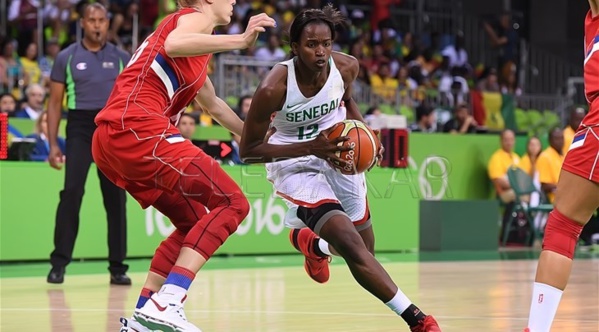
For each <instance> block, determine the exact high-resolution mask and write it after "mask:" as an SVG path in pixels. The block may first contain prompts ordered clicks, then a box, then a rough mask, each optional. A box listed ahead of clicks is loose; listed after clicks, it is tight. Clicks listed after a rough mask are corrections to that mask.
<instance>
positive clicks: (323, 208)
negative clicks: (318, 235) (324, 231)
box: [297, 203, 345, 231]
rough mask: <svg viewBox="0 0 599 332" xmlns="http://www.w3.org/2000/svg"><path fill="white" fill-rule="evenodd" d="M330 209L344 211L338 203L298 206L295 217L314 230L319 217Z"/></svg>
mask: <svg viewBox="0 0 599 332" xmlns="http://www.w3.org/2000/svg"><path fill="white" fill-rule="evenodd" d="M331 211H341V212H343V213H345V210H344V209H343V207H342V206H341V204H339V203H324V204H321V205H319V206H317V207H315V208H307V207H303V206H300V207H298V208H297V217H298V218H300V220H301V221H303V222H304V224H306V226H308V227H309V228H310V229H311V230H313V231H314V230H315V228H316V225H317V224H318V222H319V221H320V219H321V218H322V217H323V216H324V215H325V214H327V213H329V212H331Z"/></svg>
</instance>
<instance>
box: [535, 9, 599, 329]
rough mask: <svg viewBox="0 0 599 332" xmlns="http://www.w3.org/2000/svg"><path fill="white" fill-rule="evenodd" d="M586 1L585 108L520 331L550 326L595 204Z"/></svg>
mask: <svg viewBox="0 0 599 332" xmlns="http://www.w3.org/2000/svg"><path fill="white" fill-rule="evenodd" d="M589 4H590V6H591V10H590V11H589V13H588V15H587V17H586V19H585V41H586V49H585V56H586V58H585V60H584V83H585V93H586V97H587V100H588V102H589V105H590V111H589V113H588V114H587V116H586V117H585V118H584V119H583V120H582V124H581V125H580V127H579V128H578V131H577V132H576V135H575V136H574V139H573V141H572V145H571V146H570V150H569V151H568V154H567V155H566V159H565V160H564V164H563V166H562V172H561V175H560V178H559V181H558V183H557V190H556V192H555V202H554V210H553V211H552V212H551V213H550V214H549V220H548V221H547V226H546V227H545V236H544V240H543V251H542V252H541V257H540V258H539V263H538V266H537V275H536V278H535V283H534V289H533V294H532V301H531V306H530V316H529V319H528V328H527V329H526V330H525V331H530V332H549V330H550V329H551V325H552V323H553V318H554V317H555V313H556V312H557V307H558V305H559V302H560V299H561V296H562V293H563V290H564V288H566V284H567V283H568V278H569V277H570V271H571V270H572V259H573V258H574V251H575V248H576V243H577V241H578V237H579V236H580V232H581V230H582V228H583V226H584V225H585V224H586V223H587V222H588V221H589V219H590V218H591V216H592V214H593V212H594V211H595V210H596V209H597V207H599V99H598V98H597V96H598V95H599V52H598V51H599V0H589ZM589 296H592V295H591V294H589ZM595 296H596V295H595Z"/></svg>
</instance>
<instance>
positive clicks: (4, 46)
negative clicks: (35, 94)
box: [0, 37, 25, 99]
mask: <svg viewBox="0 0 599 332" xmlns="http://www.w3.org/2000/svg"><path fill="white" fill-rule="evenodd" d="M15 48H16V41H15V40H14V39H12V38H11V37H6V38H4V40H3V41H2V43H1V44H0V51H2V53H1V54H0V84H1V88H2V91H3V92H11V93H13V92H14V91H15V90H16V89H19V88H20V87H21V86H22V84H20V83H19V81H20V80H21V81H24V80H25V77H24V75H25V74H24V72H23V66H21V61H20V58H19V57H17V56H15V54H17V53H16V52H15ZM19 92H20V91H19ZM15 96H16V97H17V98H18V99H21V98H22V95H18V96H17V95H15Z"/></svg>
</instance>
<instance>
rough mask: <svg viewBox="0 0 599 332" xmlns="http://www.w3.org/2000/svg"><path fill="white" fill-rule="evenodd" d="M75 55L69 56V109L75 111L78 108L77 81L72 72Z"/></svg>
mask: <svg viewBox="0 0 599 332" xmlns="http://www.w3.org/2000/svg"><path fill="white" fill-rule="evenodd" d="M72 58H73V55H72V54H71V55H69V59H68V60H67V80H66V81H67V82H66V83H67V108H68V109H70V110H74V109H76V108H77V101H76V100H75V81H74V80H73V73H72V72H71V59H72Z"/></svg>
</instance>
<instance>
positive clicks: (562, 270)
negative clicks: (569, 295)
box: [528, 170, 599, 332]
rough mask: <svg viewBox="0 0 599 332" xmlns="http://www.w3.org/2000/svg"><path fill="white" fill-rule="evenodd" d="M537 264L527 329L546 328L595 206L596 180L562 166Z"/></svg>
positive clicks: (598, 192) (598, 188)
mask: <svg viewBox="0 0 599 332" xmlns="http://www.w3.org/2000/svg"><path fill="white" fill-rule="evenodd" d="M557 188H558V189H557V191H556V193H555V203H554V211H553V212H551V214H550V216H549V220H548V221H547V227H546V231H545V238H544V240H543V251H542V252H541V256H540V258H539V263H538V266H537V275H536V278H535V284H534V289H533V295H532V300H531V306H530V316H529V320H528V326H529V328H528V330H529V331H530V332H548V331H549V330H550V328H551V324H552V323H553V318H554V317H555V313H556V312H557V307H558V306H559V302H560V300H561V296H562V292H563V291H564V289H565V288H566V284H567V283H568V279H569V278H570V272H571V270H572V259H573V257H574V250H575V248H576V242H577V241H578V236H579V235H580V232H581V230H582V227H583V226H584V225H585V224H586V223H587V222H588V220H589V219H590V218H591V216H592V214H593V212H594V211H595V210H596V209H597V207H598V206H599V184H597V183H594V182H591V181H590V180H587V179H585V178H582V177H580V176H578V175H575V174H573V173H570V172H568V171H564V170H562V172H561V175H560V179H559V181H558V184H557Z"/></svg>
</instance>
